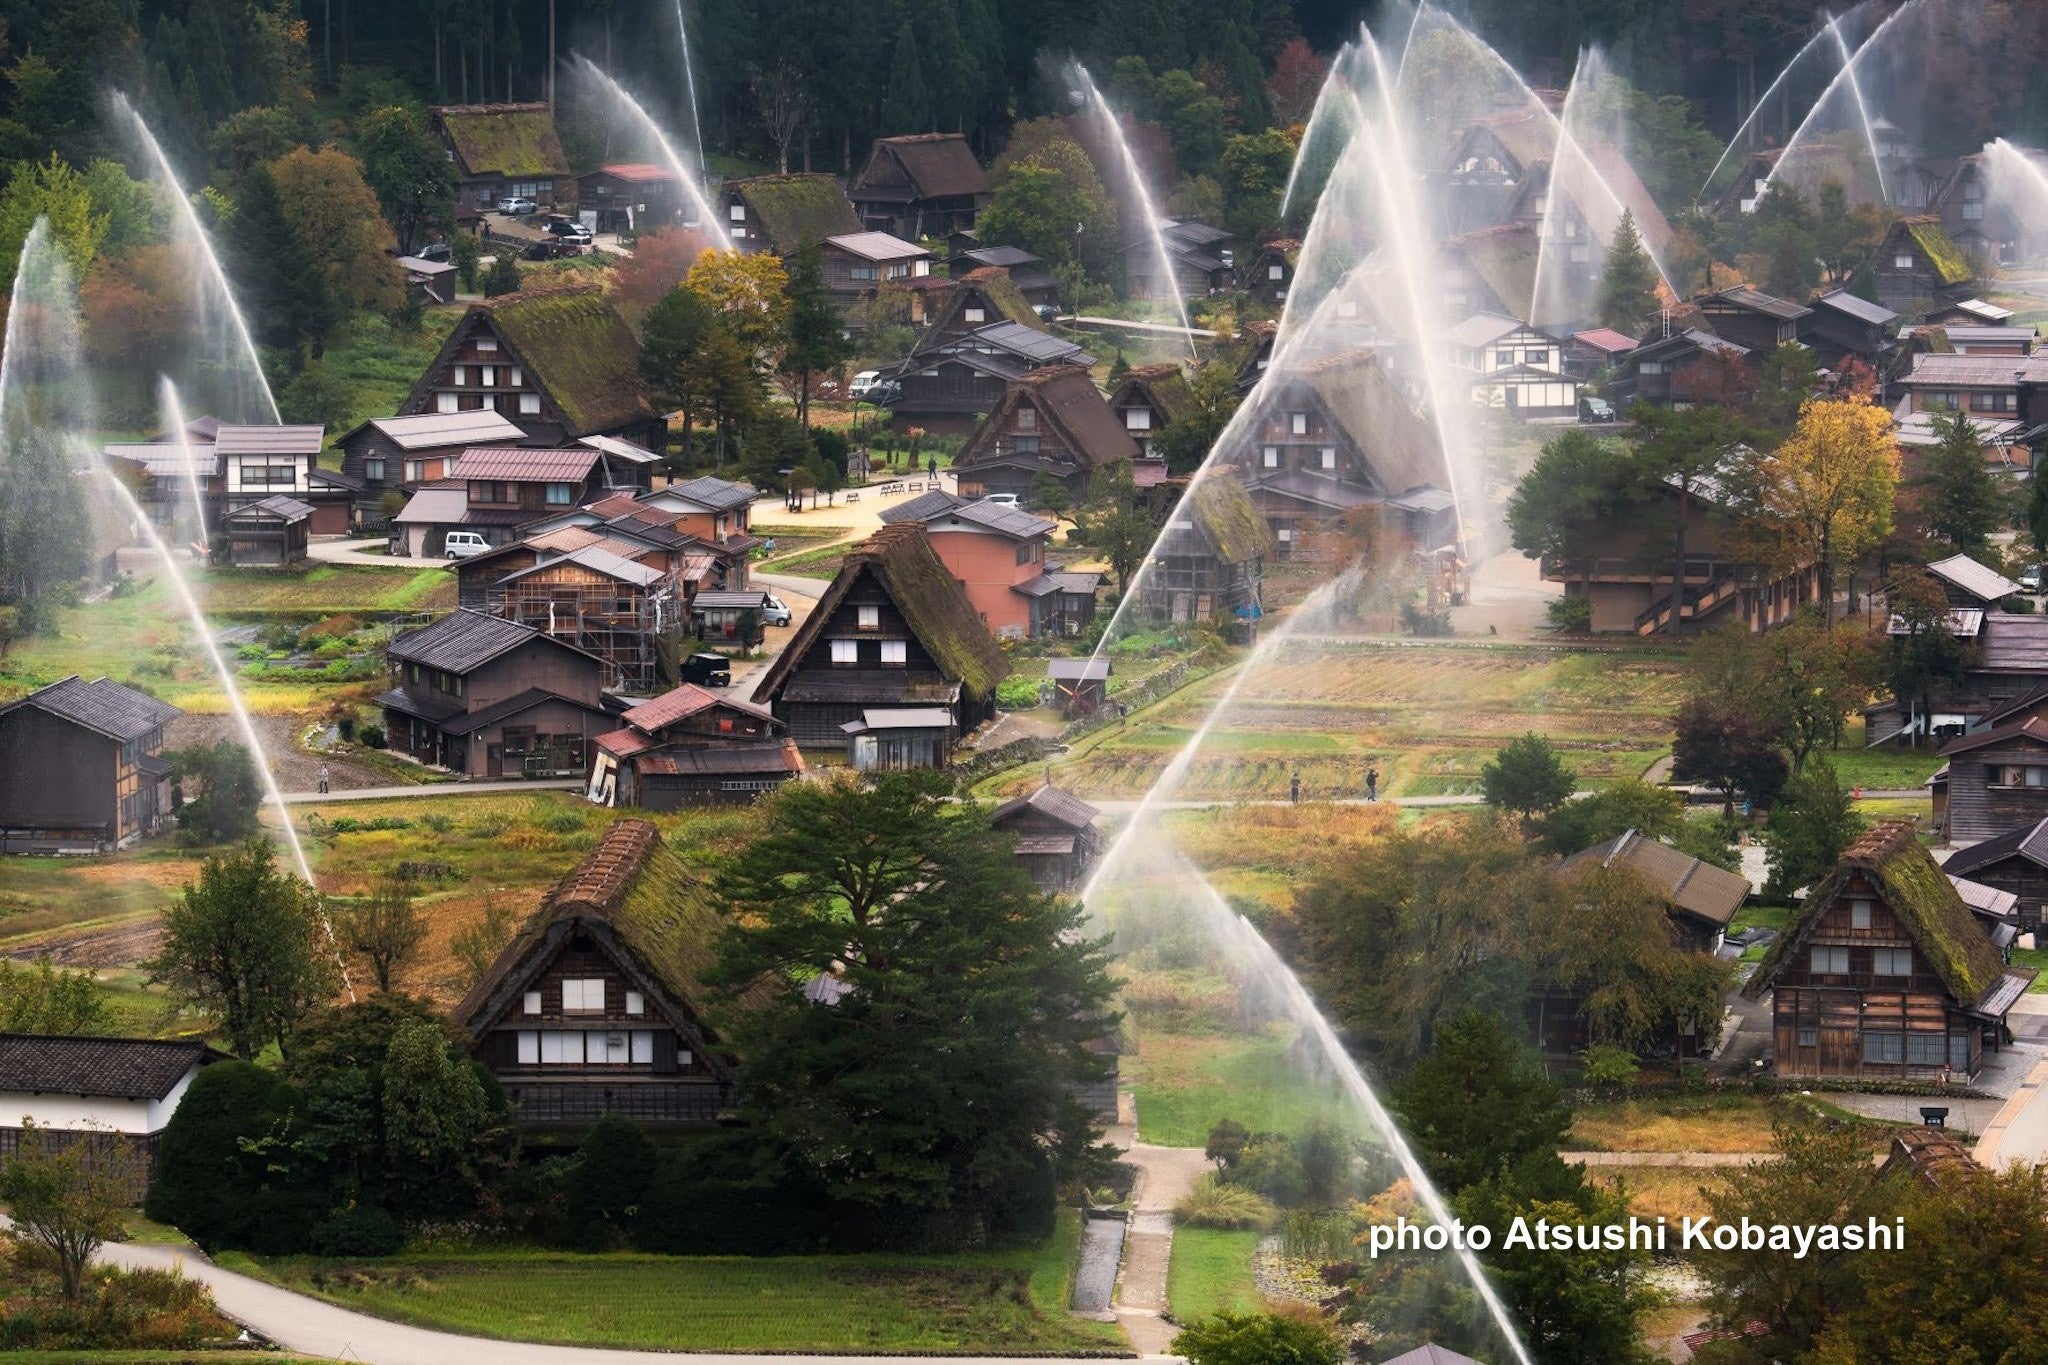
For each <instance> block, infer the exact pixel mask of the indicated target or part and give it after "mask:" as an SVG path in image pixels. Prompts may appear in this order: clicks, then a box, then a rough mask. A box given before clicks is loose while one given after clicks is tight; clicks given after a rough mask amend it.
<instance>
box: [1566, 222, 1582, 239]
mask: <svg viewBox="0 0 2048 1365" xmlns="http://www.w3.org/2000/svg"><path fill="white" fill-rule="evenodd" d="M1564 235H1565V236H1567V237H1576V236H1578V235H1579V223H1578V220H1577V219H1576V218H1567V219H1565V220H1564Z"/></svg>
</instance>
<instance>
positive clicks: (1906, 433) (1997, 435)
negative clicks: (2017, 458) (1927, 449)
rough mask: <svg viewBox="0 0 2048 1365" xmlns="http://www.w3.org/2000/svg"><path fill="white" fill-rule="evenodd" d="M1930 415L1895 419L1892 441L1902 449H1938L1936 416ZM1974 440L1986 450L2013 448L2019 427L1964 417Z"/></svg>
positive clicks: (2018, 433) (1988, 419)
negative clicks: (1926, 447) (1986, 447)
mask: <svg viewBox="0 0 2048 1365" xmlns="http://www.w3.org/2000/svg"><path fill="white" fill-rule="evenodd" d="M1939 415H1940V414H1938V413H1932V412H1909V413H1907V414H1906V415H1905V416H1903V417H1901V418H1899V419H1898V425H1897V426H1896V427H1894V428H1893V429H1892V439H1893V440H1895V441H1897V442H1898V443H1899V444H1900V445H1902V446H1938V445H1940V444H1941V437H1939V436H1937V435H1936V434H1935V431H1934V419H1935V418H1936V417H1937V416H1939ZM1963 420H1964V421H1965V422H1968V423H1969V424H1970V428H1971V430H1973V431H1975V432H1976V433H1977V439H1978V440H1980V441H1982V442H1983V443H1984V444H1985V445H1987V446H2003V445H2012V444H2016V443H2017V442H2018V441H2019V440H2020V424H2019V423H2018V422H2014V421H2010V420H1999V421H1993V420H1991V419H1990V418H1987V417H1965V418H1964V419H1963Z"/></svg>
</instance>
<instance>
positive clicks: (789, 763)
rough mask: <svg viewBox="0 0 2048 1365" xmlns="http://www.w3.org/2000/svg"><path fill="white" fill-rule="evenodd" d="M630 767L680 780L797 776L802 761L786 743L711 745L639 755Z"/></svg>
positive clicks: (800, 770) (802, 768) (792, 745)
mask: <svg viewBox="0 0 2048 1365" xmlns="http://www.w3.org/2000/svg"><path fill="white" fill-rule="evenodd" d="M633 766H634V767H635V768H637V769H638V770H639V771H640V773H641V774H642V775H643V776H645V775H647V774H654V775H657V776H662V777H681V776H684V775H688V774H697V773H800V772H802V771H803V770H804V763H803V759H802V758H801V757H799V756H798V754H797V751H796V745H794V744H791V743H789V742H788V741H786V740H775V741H770V742H764V743H755V744H714V745H711V746H709V747H706V748H703V749H669V750H664V751H663V752H660V753H652V754H642V755H640V756H639V757H636V758H634V759H633Z"/></svg>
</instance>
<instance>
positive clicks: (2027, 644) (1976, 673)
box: [1863, 607, 2048, 830]
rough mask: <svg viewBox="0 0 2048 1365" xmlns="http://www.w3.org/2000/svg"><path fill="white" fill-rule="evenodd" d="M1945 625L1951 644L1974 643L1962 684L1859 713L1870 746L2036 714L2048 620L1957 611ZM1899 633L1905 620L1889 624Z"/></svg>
mask: <svg viewBox="0 0 2048 1365" xmlns="http://www.w3.org/2000/svg"><path fill="white" fill-rule="evenodd" d="M1948 626H1949V629H1950V630H1951V631H1952V632H1953V633H1954V634H1955V635H1956V636H1957V638H1959V639H1962V640H1965V641H1970V642H1974V643H1975V645H1976V653H1975V655H1974V657H1972V658H1970V659H1969V660H1968V661H1967V662H1966V664H1965V667H1964V673H1963V677H1962V680H1961V681H1960V682H1954V683H1949V684H1947V685H1945V686H1943V687H1941V688H1938V689H1936V690H1934V691H1933V692H1931V693H1930V694H1929V695H1928V696H1926V697H1924V698H1922V697H1894V698H1891V699H1889V700H1887V701H1882V702H1877V703H1874V704H1872V705H1870V706H1866V707H1864V708H1863V724H1864V735H1865V738H1866V740H1867V741H1868V742H1869V743H1871V744H1882V743H1885V742H1887V741H1898V740H1903V741H1913V740H1916V739H1918V738H1919V737H1922V736H1929V737H1933V738H1937V739H1942V740H1948V739H1953V738H1955V737H1957V736H1959V735H1962V734H1963V733H1964V732H1965V731H1969V732H1971V733H1972V734H1973V735H1974V733H1975V732H1978V731H1982V730H1988V729H1992V728H1995V727H1998V726H2003V725H2009V724H2013V723H2016V722H2018V721H2021V720H2026V719H2028V718H2030V717H2031V716H2032V715H2033V714H2034V710H2035V704H2036V702H2037V700H2038V698H2037V693H2038V692H2039V691H2040V689H2041V680H2042V679H2043V678H2044V677H2048V617H2041V616H2034V615H2019V614H2016V613H2011V612H2005V611H1982V610H1977V609H1973V608H1967V607H1957V608H1953V609H1952V610H1951V611H1950V612H1949V617H1948ZM1905 629H1906V627H1905V625H1904V623H1903V622H1895V623H1894V624H1893V626H1892V633H1894V634H1900V633H1904V630H1905ZM2006 828H2010V826H2009V825H2001V826H1999V829H2001V830H2002V829H2006Z"/></svg>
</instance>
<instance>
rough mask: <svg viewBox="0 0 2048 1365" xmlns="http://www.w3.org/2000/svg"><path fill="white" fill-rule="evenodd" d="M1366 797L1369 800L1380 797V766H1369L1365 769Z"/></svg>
mask: <svg viewBox="0 0 2048 1365" xmlns="http://www.w3.org/2000/svg"><path fill="white" fill-rule="evenodd" d="M1365 799H1366V800H1368V801H1377V800H1379V799H1380V770H1379V769H1378V768H1367V769H1366V770H1365Z"/></svg>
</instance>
